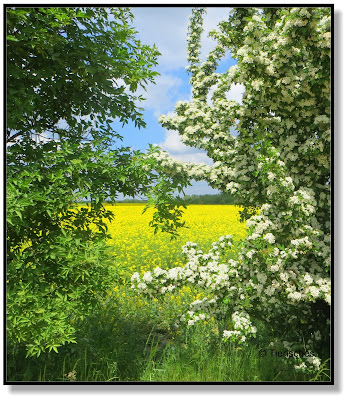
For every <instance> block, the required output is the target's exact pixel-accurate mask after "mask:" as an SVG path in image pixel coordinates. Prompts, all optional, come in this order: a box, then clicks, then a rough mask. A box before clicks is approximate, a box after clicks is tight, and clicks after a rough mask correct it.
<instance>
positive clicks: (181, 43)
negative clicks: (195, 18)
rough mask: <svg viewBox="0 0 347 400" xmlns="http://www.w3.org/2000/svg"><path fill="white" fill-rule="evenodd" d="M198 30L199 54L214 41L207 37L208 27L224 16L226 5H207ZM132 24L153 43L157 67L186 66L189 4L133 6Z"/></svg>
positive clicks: (212, 45)
mask: <svg viewBox="0 0 347 400" xmlns="http://www.w3.org/2000/svg"><path fill="white" fill-rule="evenodd" d="M206 9H207V14H204V15H203V18H204V25H203V28H204V32H203V34H202V43H201V44H202V51H201V58H202V60H204V59H205V57H206V55H207V54H208V53H209V52H210V50H212V49H213V48H214V46H215V45H216V43H215V41H214V40H212V39H211V38H210V37H208V33H209V31H210V30H211V29H214V28H217V24H218V23H219V22H221V21H223V20H227V19H228V15H229V10H230V7H207V8H206ZM132 12H133V14H134V16H135V20H134V25H135V27H136V29H137V30H138V31H139V33H140V38H141V41H142V42H143V43H146V44H148V45H153V44H156V46H157V47H158V49H159V51H160V52H161V53H162V55H161V56H160V57H159V59H158V62H159V70H161V71H164V72H165V71H172V70H175V69H177V68H182V67H183V68H184V67H186V66H187V30H188V25H189V17H190V15H191V12H192V8H191V7H133V8H132Z"/></svg>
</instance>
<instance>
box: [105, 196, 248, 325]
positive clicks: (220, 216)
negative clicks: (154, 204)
mask: <svg viewBox="0 0 347 400" xmlns="http://www.w3.org/2000/svg"><path fill="white" fill-rule="evenodd" d="M106 208H107V209H109V210H112V211H113V213H114V214H115V218H114V220H113V221H112V222H111V223H108V231H109V233H110V234H111V236H112V238H111V239H110V240H109V244H110V245H111V247H112V253H113V260H114V262H113V267H114V270H115V276H117V279H116V281H115V286H114V292H113V296H114V298H115V299H116V300H117V304H118V306H117V307H121V308H122V309H123V310H126V313H127V314H129V313H133V314H134V315H136V316H139V313H141V312H143V313H144V314H146V313H147V314H152V315H153V313H155V314H156V315H157V316H158V315H161V316H162V317H161V318H162V320H163V321H168V320H169V319H170V315H173V314H175V313H176V314H177V313H180V311H181V308H182V309H183V307H184V305H185V304H187V303H190V302H191V301H192V300H193V299H196V298H199V297H200V296H204V294H203V293H201V289H200V291H199V289H197V288H191V287H188V286H184V287H182V288H180V289H179V290H178V291H176V292H174V293H171V294H169V295H165V296H164V297H163V298H161V299H159V300H158V299H152V300H148V299H145V298H144V296H142V295H139V294H137V293H135V292H134V291H133V290H131V289H130V286H131V284H130V278H131V276H132V274H133V273H134V272H139V273H140V274H143V273H144V272H146V271H153V270H154V269H155V268H156V267H161V268H163V269H168V268H173V267H177V266H184V264H185V259H184V257H183V255H182V253H181V248H182V246H183V245H184V244H185V243H186V242H187V241H191V242H195V243H197V244H198V246H199V247H200V248H201V249H202V250H203V251H208V250H209V249H210V247H211V244H212V242H214V241H216V240H218V239H219V237H220V236H223V235H233V238H234V241H236V242H237V241H239V240H241V239H243V238H245V236H246V235H247V228H246V226H245V223H241V222H240V221H239V219H238V216H239V211H240V210H241V208H240V207H238V206H232V205H189V206H188V207H187V209H186V210H185V211H184V216H183V219H184V221H186V226H187V228H182V229H180V230H179V235H180V236H179V237H178V239H176V240H170V235H169V234H166V233H162V232H158V233H157V234H154V230H153V228H151V227H150V226H149V222H150V221H151V219H152V214H153V210H152V209H148V210H147V211H146V212H145V213H144V214H142V211H143V209H144V205H143V204H136V203H135V204H125V203H121V204H116V205H106Z"/></svg>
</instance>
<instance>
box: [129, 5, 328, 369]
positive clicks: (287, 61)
mask: <svg viewBox="0 0 347 400" xmlns="http://www.w3.org/2000/svg"><path fill="white" fill-rule="evenodd" d="M204 12H205V10H204V9H200V8H199V9H194V11H193V14H192V17H191V23H190V27H189V32H188V60H189V66H188V71H189V73H190V74H191V81H190V82H191V84H192V100H191V101H185V102H178V103H177V104H176V107H175V113H172V114H170V115H168V116H162V117H161V118H160V120H159V122H160V123H161V124H162V126H163V127H165V128H167V129H172V130H176V131H178V132H179V134H180V135H181V138H182V141H183V142H184V143H185V144H187V145H190V146H195V147H197V148H200V149H204V150H205V151H206V152H207V154H208V155H209V157H210V158H212V160H213V161H214V165H213V166H208V165H202V164H200V165H199V166H196V165H194V164H191V163H180V162H176V161H174V160H172V159H170V157H169V156H168V154H165V153H158V154H157V159H158V160H159V161H160V162H161V164H162V165H163V166H165V167H166V169H167V171H172V172H174V171H177V170H180V171H185V173H186V174H187V176H189V177H190V178H191V179H195V180H207V181H208V182H209V183H210V184H211V186H212V187H214V188H217V189H219V190H221V191H223V192H225V193H230V194H237V196H238V199H239V201H240V205H243V206H244V207H245V208H244V212H243V213H242V216H243V217H244V218H246V219H247V226H248V227H249V236H248V237H247V238H246V239H245V240H244V241H243V242H242V243H241V244H240V245H239V246H238V247H235V257H234V258H233V259H230V260H229V263H228V264H225V263H220V264H219V263H218V260H219V254H221V253H222V252H223V251H224V250H223V249H225V248H226V247H229V246H233V244H232V238H230V237H223V238H220V240H219V241H217V242H216V243H213V244H212V246H211V250H210V251H209V252H208V253H207V254H202V252H201V251H198V250H197V249H196V246H197V245H196V244H192V243H187V246H186V248H185V249H184V253H185V254H186V255H187V258H188V261H189V262H188V263H187V264H186V266H184V267H183V268H175V269H174V270H172V271H162V270H160V269H158V270H155V271H154V275H153V276H151V275H150V274H149V273H147V272H146V273H145V275H144V276H143V278H142V279H141V278H139V277H138V276H135V277H133V281H134V288H136V289H138V290H139V291H143V292H145V293H148V294H150V295H159V294H160V293H163V292H165V287H166V286H168V285H169V286H170V287H171V288H172V287H173V288H178V287H179V286H180V285H184V284H187V283H193V284H198V285H201V286H203V287H204V288H205V290H206V292H207V293H208V296H207V297H206V298H205V299H203V300H202V301H195V302H193V303H192V304H191V305H190V309H189V310H188V312H187V313H186V314H185V315H182V316H181V319H180V320H181V321H182V320H185V319H186V320H187V321H188V324H189V325H193V324H194V323H196V322H197V321H199V320H200V319H203V320H205V319H206V318H209V317H210V316H215V317H216V318H219V319H220V320H221V321H222V322H223V320H224V319H225V318H226V317H231V320H232V325H231V326H232V329H231V330H225V331H224V334H223V335H224V339H226V340H234V341H239V340H241V341H244V340H246V337H247V335H249V334H254V333H255V330H254V329H253V328H252V327H251V321H252V320H253V321H254V320H259V319H260V320H263V322H264V323H265V324H266V326H267V327H269V329H270V330H271V331H273V332H274V334H275V337H276V339H277V342H276V346H281V347H282V348H283V347H285V348H286V349H293V348H294V349H295V348H301V349H302V350H304V353H305V351H307V350H311V351H312V353H313V352H314V353H315V354H316V355H315V356H313V357H311V356H308V357H306V358H305V360H304V361H303V360H300V363H298V364H299V365H297V366H296V367H297V368H298V369H313V370H316V369H319V366H320V360H319V358H318V357H317V354H319V355H322V356H325V357H328V356H329V334H330V302H331V284H330V250H331V247H330V240H331V229H330V138H331V126H330V118H331V115H330V114H331V107H330V101H331V99H330V84H331V76H330V74H331V61H330V60H331V51H330V48H331V31H330V30H331V27H330V24H331V8H329V7H323V6H322V7H277V8H272V7H271V8H264V9H259V8H253V7H238V8H234V9H231V10H230V13H229V16H228V19H227V20H225V21H221V22H220V23H219V24H218V27H217V28H216V29H214V30H212V31H211V32H210V36H211V37H213V38H214V39H215V40H216V47H215V48H214V49H213V50H212V51H211V52H210V53H209V54H208V56H207V58H206V60H205V61H201V59H200V46H201V33H202V25H203V24H202V22H203V13H204ZM225 54H230V55H231V56H232V57H233V58H234V59H237V64H236V65H234V66H233V67H231V68H229V69H228V70H226V71H224V72H220V73H219V72H216V70H217V67H218V63H219V61H220V60H221V59H222V57H223V56H224V55H225ZM235 84H242V85H243V86H244V88H245V91H244V94H243V97H242V101H241V102H236V101H232V100H229V99H228V92H229V91H232V89H233V85H235ZM209 95H211V96H210V99H211V101H209ZM232 127H233V128H234V129H236V130H237V131H238V135H237V136H236V137H235V136H234V135H232V134H231V133H230V129H231V128H232ZM163 286H164V289H162V287H163ZM283 335H284V337H285V338H286V340H285V341H284V342H282V343H280V342H279V341H278V338H279V337H281V336H283Z"/></svg>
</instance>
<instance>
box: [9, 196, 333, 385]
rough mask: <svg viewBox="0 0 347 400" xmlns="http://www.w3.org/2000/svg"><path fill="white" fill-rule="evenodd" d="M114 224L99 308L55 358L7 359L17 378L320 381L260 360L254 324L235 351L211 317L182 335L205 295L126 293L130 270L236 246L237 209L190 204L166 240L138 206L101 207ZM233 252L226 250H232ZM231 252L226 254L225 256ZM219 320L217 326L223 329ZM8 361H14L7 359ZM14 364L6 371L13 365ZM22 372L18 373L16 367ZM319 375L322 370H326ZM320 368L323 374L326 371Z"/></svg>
mask: <svg viewBox="0 0 347 400" xmlns="http://www.w3.org/2000/svg"><path fill="white" fill-rule="evenodd" d="M106 207H107V209H110V210H112V211H113V212H114V214H115V218H114V220H113V221H112V222H110V223H108V231H109V233H110V235H111V238H110V239H109V243H108V244H109V245H110V253H111V254H110V256H111V263H112V271H113V276H114V283H113V287H112V289H111V290H110V291H109V293H107V294H106V297H105V299H103V301H102V302H103V306H101V307H100V308H99V309H95V310H94V311H93V312H92V313H91V314H90V315H89V317H88V318H86V319H85V320H83V321H81V322H78V323H77V326H78V331H77V337H78V340H77V344H69V345H66V346H64V347H63V348H62V349H61V350H60V351H59V353H58V354H55V353H54V354H53V352H52V353H48V354H47V353H46V354H43V355H42V356H41V357H40V359H36V358H30V359H27V362H26V364H25V365H24V364H23V366H20V367H19V366H18V361H17V360H18V357H20V355H19V354H14V355H13V358H10V359H9V361H8V363H9V369H10V372H11V374H12V376H13V377H14V379H16V380H22V381H23V380H28V381H58V382H60V381H65V382H66V381H94V382H95V381H100V382H117V381H128V382H133V381H144V382H146V381H152V382H159V381H164V382H170V381H171V382H180V381H191V382H206V381H209V382H215V381H217V382H218V381H221V382H230V381H237V382H241V381H262V382H263V381H300V380H310V379H317V380H321V379H324V376H323V375H320V376H317V377H312V376H310V375H305V374H303V373H299V372H296V370H294V368H293V366H291V365H288V364H287V363H286V362H285V361H284V359H283V358H278V357H277V358H276V357H260V356H259V349H261V348H262V347H264V346H265V344H264V343H269V341H270V340H271V339H270V340H269V338H271V332H269V331H268V330H264V329H263V330H262V326H261V325H259V326H258V332H259V336H258V337H257V338H256V339H254V340H253V341H250V342H247V343H245V344H243V345H242V346H237V345H234V344H232V343H225V342H223V341H222V340H221V329H223V328H222V327H221V326H219V325H218V321H215V320H214V319H213V318H211V319H210V320H209V321H208V322H207V321H205V322H203V323H201V324H199V325H197V326H194V327H190V328H188V329H186V328H184V327H182V326H181V327H178V326H177V325H175V322H176V321H177V316H179V315H180V314H181V313H182V312H183V310H184V307H185V305H187V304H188V303H190V302H192V301H193V300H194V299H198V298H200V297H202V296H204V295H205V294H204V293H202V292H201V291H202V289H198V288H196V287H189V286H183V287H182V288H180V289H179V290H177V291H176V292H172V293H168V294H165V295H164V296H163V297H161V298H147V297H145V296H144V295H141V294H138V293H136V292H135V291H134V290H132V289H131V276H132V274H133V273H134V272H139V273H140V274H143V273H144V272H145V271H153V270H154V269H155V268H156V267H158V266H159V267H161V268H163V269H166V268H172V267H175V266H183V265H184V263H185V259H184V257H183V255H182V254H181V246H182V245H184V244H185V243H186V242H187V241H194V242H195V243H197V244H198V245H199V247H200V248H201V249H202V250H203V251H207V250H208V249H209V246H210V245H211V243H212V242H214V241H216V240H218V238H219V237H220V236H223V235H232V236H233V239H234V243H235V245H236V246H237V243H238V241H240V240H241V239H243V238H244V237H245V236H246V235H247V229H246V226H245V223H241V222H240V221H239V218H238V214H239V211H241V210H242V208H241V207H238V206H232V205H190V206H188V208H187V210H185V213H184V220H185V221H186V225H187V228H183V229H181V230H180V231H179V237H178V238H177V239H175V240H170V236H169V235H168V234H164V233H157V234H154V231H153V229H152V228H151V227H150V226H149V222H150V220H151V216H152V212H153V211H152V210H150V209H149V210H147V211H146V212H145V213H144V214H143V213H142V211H143V209H144V205H143V204H116V205H106ZM231 252H232V250H231ZM230 255H232V254H230V253H229V254H226V255H225V257H228V256H230ZM225 324H227V321H224V327H225V326H227V325H225ZM12 360H13V361H12ZM12 364H13V366H12ZM22 367H23V368H22ZM325 370H326V369H325ZM325 370H324V369H323V370H322V371H323V373H324V371H325Z"/></svg>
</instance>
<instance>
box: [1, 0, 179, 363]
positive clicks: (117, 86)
mask: <svg viewBox="0 0 347 400" xmlns="http://www.w3.org/2000/svg"><path fill="white" fill-rule="evenodd" d="M6 11H7V13H6V18H7V34H8V36H7V133H6V135H7V137H6V138H7V143H8V146H7V255H8V258H7V330H8V345H9V349H11V348H13V346H15V347H16V346H17V345H18V343H19V345H21V344H22V345H24V346H26V349H27V355H37V356H39V355H40V354H41V352H44V351H46V350H49V351H51V350H54V351H58V348H59V346H62V345H63V344H65V343H69V342H74V341H75V340H76V335H75V328H74V323H75V321H76V320H77V319H79V318H83V316H85V315H86V313H88V312H90V311H91V310H92V309H93V308H94V307H95V306H96V305H97V304H98V302H99V301H100V300H102V299H103V297H104V296H105V293H106V290H107V289H108V288H110V287H111V285H112V284H113V285H115V283H116V279H117V273H116V271H115V270H114V269H113V268H112V262H111V258H110V254H108V249H107V246H106V244H105V243H106V242H105V240H106V239H107V237H108V236H107V229H106V224H105V221H106V220H111V219H112V218H113V215H112V214H111V213H110V212H109V211H107V210H106V209H105V208H104V206H103V203H102V202H103V200H105V199H107V198H108V199H111V200H114V199H115V198H116V196H117V194H118V193H123V194H124V195H128V196H135V195H136V194H143V195H147V196H149V197H151V196H152V203H153V204H154V205H155V204H156V205H157V206H158V209H159V211H158V212H157V213H156V216H155V218H156V219H155V220H154V221H153V222H152V225H153V226H154V227H155V228H157V229H159V228H162V229H163V230H166V231H168V232H171V233H173V234H174V233H175V228H176V227H177V226H179V225H180V222H179V217H180V215H181V212H182V211H181V210H180V209H179V208H178V207H177V204H176V200H175V199H174V197H173V195H172V192H173V191H174V190H175V189H178V190H182V187H183V185H184V179H183V180H182V179H181V178H182V177H181V174H177V175H176V176H173V175H171V176H165V175H164V174H161V169H160V167H158V168H156V165H157V163H156V162H155V160H154V159H152V158H151V157H145V155H144V154H142V153H140V152H136V151H135V152H134V151H131V150H130V149H129V148H123V147H120V148H117V149H115V150H110V149H109V145H110V143H111V141H112V138H117V139H121V136H120V135H118V134H117V133H116V132H114V131H113V130H112V129H111V126H110V123H111V122H112V121H113V120H114V119H115V118H118V119H120V121H122V122H123V123H127V122H128V121H130V120H132V121H133V122H134V123H135V125H137V126H139V127H143V126H145V123H144V121H143V119H142V114H141V109H140V108H139V106H138V101H139V100H141V98H139V97H136V96H135V94H134V93H135V91H136V89H137V87H138V86H139V85H140V86H143V87H144V86H145V85H146V84H147V83H148V82H150V81H154V77H155V75H156V72H154V71H153V67H154V66H155V65H156V57H157V56H158V54H159V53H158V51H157V50H156V49H155V48H152V47H149V46H146V45H143V44H141V43H140V42H139V41H138V40H137V39H136V37H135V30H134V28H132V27H131V25H130V23H131V21H132V15H131V13H130V11H129V9H127V8H101V7H100V8H92V7H90V8H75V7H71V8H55V7H49V8H20V7H9V8H7V10H6ZM37 137H45V138H50V139H51V140H48V139H47V140H37ZM33 139H35V140H33ZM151 151H154V150H151ZM84 199H89V204H88V205H85V206H81V207H79V206H77V203H78V202H81V201H82V200H84Z"/></svg>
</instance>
